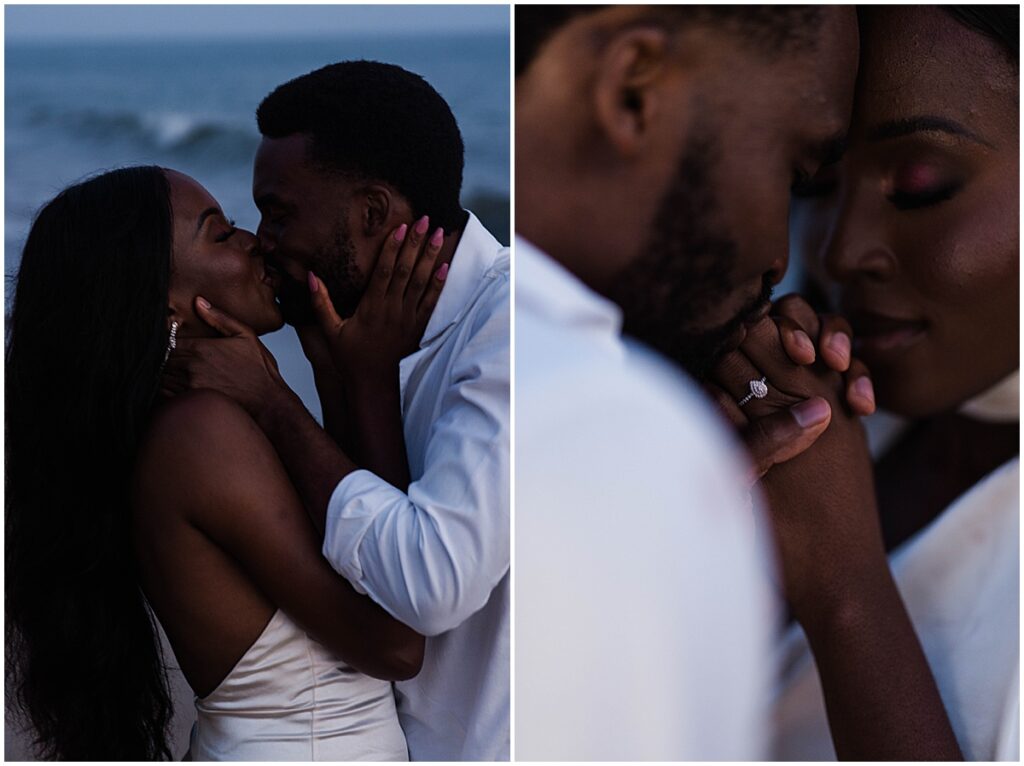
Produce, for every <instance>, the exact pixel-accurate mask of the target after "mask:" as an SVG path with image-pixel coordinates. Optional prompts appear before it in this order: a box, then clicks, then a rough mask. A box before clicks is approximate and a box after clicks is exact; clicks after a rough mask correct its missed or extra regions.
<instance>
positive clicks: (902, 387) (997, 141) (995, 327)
mask: <svg viewBox="0 0 1024 766" xmlns="http://www.w3.org/2000/svg"><path fill="white" fill-rule="evenodd" d="M866 22H867V23H866V24H864V26H863V28H862V35H863V49H862V53H861V58H860V66H861V71H860V76H859V81H858V85H857V95H856V100H855V104H854V117H853V124H852V126H851V132H850V145H849V149H848V151H847V153H846V156H845V158H844V159H843V161H842V162H841V163H840V164H839V165H838V166H835V167H834V168H833V169H832V170H831V171H830V172H829V173H825V174H822V175H821V176H819V177H818V178H817V179H815V180H814V181H813V182H812V183H811V184H810V185H809V187H808V189H807V191H806V192H803V193H801V192H798V193H797V195H798V196H802V195H803V194H807V195H809V196H807V197H805V198H803V199H796V200H794V203H795V205H794V216H793V219H792V220H793V229H794V230H793V241H794V244H795V245H796V246H797V248H799V250H800V251H801V252H802V253H803V254H804V255H805V256H807V257H810V258H812V259H815V260H816V261H817V264H816V265H817V267H818V268H817V270H818V271H820V270H821V266H823V267H824V270H825V271H827V273H828V275H829V277H831V279H833V280H835V282H836V283H837V286H838V292H839V295H840V298H839V306H840V309H841V311H842V313H843V314H845V315H846V316H847V317H848V318H849V319H850V321H851V323H852V325H853V329H854V334H855V351H856V352H857V353H858V355H859V356H860V357H861V358H862V359H863V360H864V361H865V362H867V364H868V365H869V367H870V368H871V372H872V374H873V377H874V381H875V387H876V391H877V395H878V401H879V403H880V404H881V405H882V406H883V407H885V408H887V409H889V410H892V411H894V412H898V413H901V414H904V415H907V416H911V417H921V416H925V415H930V414H934V413H938V412H942V411H945V410H949V409H952V408H954V407H956V406H957V405H959V404H961V403H962V402H964V401H965V400H967V399H969V398H970V397H972V396H974V395H976V394H978V393H980V392H982V391H984V390H985V389H986V388H988V387H990V386H992V385H994V384H995V383H997V382H998V381H999V380H1000V379H1001V378H1003V377H1005V376H1006V375H1008V374H1009V373H1011V372H1012V371H1013V370H1015V369H1017V367H1018V366H1019V352H1018V335H1019V329H1018V321H1019V319H1018V306H1019V287H1018V285H1019V281H1018V279H1019V278H1018V274H1019V261H1018V257H1019V255H1018V253H1019V217H1018V216H1019V209H1018V188H1019V187H1018V161H1019V136H1018V116H1017V115H1018V101H1017V83H1018V77H1017V75H1016V72H1015V71H1014V69H1015V67H1013V66H1011V65H1010V63H1009V62H1008V61H1007V59H1006V56H1005V54H1004V53H1003V50H1002V49H1001V48H1000V47H999V46H998V45H997V44H996V43H995V42H993V41H991V40H989V39H988V38H987V37H984V36H983V35H981V34H980V33H977V32H974V31H973V30H971V29H968V28H967V27H965V26H963V25H961V24H960V23H959V22H957V21H956V20H955V19H953V18H952V17H950V16H949V15H947V14H946V13H944V12H942V11H939V10H936V9H935V8H929V7H925V6H918V7H910V8H884V9H882V8H878V9H872V10H871V11H870V12H869V13H868V14H867V15H866ZM813 270H815V269H814V267H813V266H812V271H813Z"/></svg>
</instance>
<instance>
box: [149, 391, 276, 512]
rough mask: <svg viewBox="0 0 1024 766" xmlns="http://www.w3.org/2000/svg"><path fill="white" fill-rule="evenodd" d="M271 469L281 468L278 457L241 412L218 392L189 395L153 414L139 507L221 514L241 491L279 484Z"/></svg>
mask: <svg viewBox="0 0 1024 766" xmlns="http://www.w3.org/2000/svg"><path fill="white" fill-rule="evenodd" d="M268 466H269V467H271V468H272V469H276V468H277V467H279V461H278V458H277V454H276V452H274V449H273V447H272V446H271V445H270V443H269V442H268V441H267V438H266V437H265V436H264V434H263V432H262V431H261V430H260V428H259V426H258V425H257V424H256V422H255V421H254V420H253V419H252V418H251V417H250V416H249V414H248V413H247V412H246V411H245V410H244V409H242V407H240V406H239V405H238V404H236V403H235V402H234V401H232V400H231V399H230V398H228V397H227V396H225V395H223V394H220V393H218V392H216V391H209V390H202V391H190V392H187V393H185V394H181V395H179V396H176V397H174V398H173V399H171V400H170V401H168V402H165V403H163V404H161V405H160V406H159V407H158V408H157V410H156V411H155V412H154V414H153V418H152V420H151V421H150V424H149V427H148V428H147V430H146V433H145V435H144V437H143V440H142V443H141V444H140V448H139V452H138V457H137V459H136V464H135V474H134V486H133V496H134V498H135V500H136V503H135V504H136V506H138V507H145V508H154V509H157V508H161V507H164V508H166V507H168V506H170V507H173V508H179V509H181V508H187V509H201V508H202V507H203V506H206V505H212V506H214V507H219V508H220V507H223V506H224V500H225V499H230V498H232V497H234V496H237V495H238V490H239V489H240V488H242V487H245V488H246V489H248V490H250V491H251V489H252V488H253V485H259V484H260V483H261V482H265V481H268V480H271V478H272V477H273V478H276V477H277V476H278V473H279V472H278V471H276V470H271V471H269V474H268V471H267V468H268ZM246 494H249V492H246Z"/></svg>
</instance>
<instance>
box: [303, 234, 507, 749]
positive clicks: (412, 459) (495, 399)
mask: <svg viewBox="0 0 1024 766" xmlns="http://www.w3.org/2000/svg"><path fill="white" fill-rule="evenodd" d="M509 295H510V281H509V254H508V248H503V247H502V246H501V245H500V244H499V243H498V241H497V240H496V239H494V237H492V236H491V234H490V233H489V232H488V231H487V230H486V229H485V228H484V227H483V225H482V224H481V223H480V221H479V220H477V218H476V217H475V216H473V215H470V217H469V222H468V223H467V225H466V227H465V230H464V231H463V233H462V237H461V239H460V240H459V244H458V247H457V248H456V250H455V255H454V256H453V258H452V263H451V270H450V271H449V272H448V278H447V280H446V282H445V287H444V290H443V291H442V293H441V297H440V299H439V300H438V303H437V306H436V307H435V308H434V313H433V315H432V316H431V318H430V322H429V323H428V324H427V329H426V331H425V333H424V335H423V340H422V342H421V343H420V348H419V350H418V351H417V352H416V353H414V354H412V355H410V356H408V357H406V358H405V359H403V360H402V363H401V366H400V376H401V387H402V420H403V424H404V430H405V443H406V449H407V451H408V456H409V470H410V475H411V476H412V479H413V481H412V484H411V485H410V486H409V492H408V494H406V493H404V492H400V491H399V490H397V489H395V488H394V487H393V486H391V485H390V484H388V483H387V482H386V481H384V480H382V479H380V478H378V477H377V476H375V475H374V474H372V473H370V472H369V471H365V470H360V471H355V472H354V473H351V474H349V475H348V476H346V477H345V478H344V479H343V480H342V481H341V482H340V483H339V484H338V487H337V488H336V489H335V490H334V493H333V495H332V497H331V501H330V504H329V505H328V509H327V522H326V532H325V536H324V547H323V552H324V556H325V557H326V558H327V559H328V560H329V561H330V562H331V564H332V566H333V567H334V568H335V569H336V570H337V571H338V572H339V573H341V574H342V575H344V576H345V577H346V578H347V579H348V580H349V581H351V582H352V583H353V585H355V587H356V588H357V589H359V590H361V591H363V592H365V593H368V594H369V595H370V597H371V598H373V600H374V601H376V602H377V603H379V604H380V605H381V606H383V607H384V608H385V609H386V610H387V611H388V612H389V613H391V614H392V615H394V617H396V618H397V619H398V620H401V621H402V622H404V623H405V624H406V625H409V626H410V627H412V628H413V629H414V630H417V631H419V632H420V633H423V634H425V635H426V636H428V639H427V644H426V655H425V658H424V662H423V669H422V670H421V671H420V673H419V675H418V676H417V677H416V678H414V679H412V680H410V681H405V682H402V683H398V684H396V685H395V686H396V694H397V697H398V714H399V719H400V721H401V724H402V728H403V730H404V731H405V735H406V739H407V740H408V743H409V755H410V757H411V758H412V759H413V760H432V761H433V760H437V761H445V760H481V761H482V760H507V759H508V757H509V582H508V571H509V534H510V532H509V523H510V517H509V493H510V485H509V453H510V450H509V329H510V317H509Z"/></svg>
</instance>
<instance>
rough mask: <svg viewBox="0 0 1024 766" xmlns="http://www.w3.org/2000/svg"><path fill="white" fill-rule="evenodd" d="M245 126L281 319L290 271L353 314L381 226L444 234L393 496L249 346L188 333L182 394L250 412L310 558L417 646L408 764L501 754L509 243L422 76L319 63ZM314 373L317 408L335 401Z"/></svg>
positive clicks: (401, 696) (404, 385) (296, 306)
mask: <svg viewBox="0 0 1024 766" xmlns="http://www.w3.org/2000/svg"><path fill="white" fill-rule="evenodd" d="M257 120H258V122H259V126H260V131H261V133H262V134H263V136H264V138H263V142H262V144H261V145H260V149H259V151H258V152H257V156H256V165H255V170H254V178H253V197H254V199H255V201H256V204H257V207H259V209H260V212H261V215H262V219H261V222H260V228H259V232H258V234H259V239H260V249H261V251H262V252H263V253H264V254H265V255H266V256H268V257H272V258H274V259H275V260H276V261H277V262H278V263H279V264H280V265H281V266H282V268H283V269H284V270H285V271H286V272H287V274H290V275H291V277H292V278H293V279H294V280H295V281H296V282H298V283H299V284H300V285H301V287H297V288H296V287H294V283H293V282H290V281H288V280H287V279H286V285H290V287H285V288H283V289H282V295H281V303H282V309H283V310H284V311H285V313H286V318H288V317H289V316H290V317H291V318H290V319H289V321H293V322H295V323H296V324H302V323H303V318H304V317H306V315H307V314H308V312H309V311H310V306H309V293H308V292H307V291H306V288H305V280H306V272H307V270H309V271H311V272H314V273H316V275H317V276H318V277H320V278H321V279H322V280H323V283H324V284H325V285H326V287H327V290H328V293H329V295H330V298H331V302H332V303H333V304H334V307H335V308H336V310H337V311H338V313H340V314H341V315H343V316H345V315H351V313H352V312H353V311H354V310H355V308H356V306H357V305H358V303H359V300H360V298H361V296H362V293H363V291H364V290H365V287H366V278H367V276H368V275H369V274H370V272H371V271H372V270H373V267H374V264H375V262H376V258H377V256H378V253H379V252H380V250H381V245H382V243H383V241H384V237H386V236H391V234H392V232H393V231H394V230H395V228H396V227H397V226H398V225H399V224H400V223H402V222H408V223H409V224H410V226H409V236H410V237H412V236H413V229H414V227H413V226H412V221H414V220H415V219H416V218H418V217H419V216H421V215H424V214H425V215H428V216H429V217H430V221H431V223H432V224H433V225H434V226H438V225H439V226H441V227H443V229H444V231H445V234H446V236H445V239H444V244H443V245H442V247H441V251H440V256H439V259H440V260H441V261H443V262H445V263H450V269H449V270H448V271H447V276H446V279H445V282H444V290H443V291H442V292H441V295H440V298H439V300H438V302H437V304H436V306H435V307H434V309H433V312H432V314H431V315H430V318H429V321H428V322H427V325H426V330H425V332H424V333H423V336H422V338H421V340H420V343H419V348H418V350H416V351H415V352H414V353H412V354H411V355H409V356H406V357H405V358H403V359H402V360H401V363H400V367H399V378H400V381H399V382H400V386H401V392H400V397H401V414H402V426H403V430H404V434H405V441H406V449H407V455H408V463H409V475H410V478H411V483H410V484H409V487H408V490H407V491H406V490H405V489H404V488H396V487H394V486H392V485H391V484H389V483H388V482H387V481H385V480H384V479H382V478H380V477H379V476H377V475H375V474H373V473H371V472H370V471H367V470H361V469H360V468H359V466H358V465H356V464H355V463H354V462H353V461H352V459H351V458H350V457H349V456H348V455H346V454H345V453H344V452H343V451H342V450H341V448H340V447H339V446H338V445H337V444H336V443H335V442H334V441H333V440H332V439H331V437H330V436H328V435H327V434H326V433H325V432H324V431H323V430H322V429H321V428H320V426H319V425H318V424H317V423H316V422H315V421H314V420H313V418H312V417H311V416H310V415H309V414H308V412H306V410H305V408H304V407H303V406H302V404H301V401H299V399H298V397H296V396H295V395H294V394H293V393H292V392H291V391H290V390H288V388H287V386H285V385H284V384H283V382H282V381H280V379H279V377H277V376H275V375H273V374H272V373H270V372H268V370H267V369H266V366H265V365H264V363H263V362H262V354H263V353H264V350H263V349H261V348H260V346H259V342H258V341H257V340H255V339H254V338H251V337H236V338H228V339H216V340H207V341H198V342H191V343H188V344H186V345H188V346H189V349H188V360H189V361H188V367H187V369H186V370H185V374H186V375H187V377H188V379H189V383H190V385H192V386H193V387H205V388H215V389H219V390H222V391H224V392H225V393H227V394H228V395H230V396H232V397H233V398H234V399H236V401H238V402H239V403H240V404H242V406H244V407H246V409H247V410H249V412H250V413H251V414H252V415H253V417H254V418H255V419H256V421H257V422H258V423H259V424H260V426H261V427H262V428H263V430H264V431H265V432H266V433H267V435H268V437H269V438H270V440H271V441H272V442H273V444H274V446H275V448H276V449H277V451H278V453H279V455H280V456H281V459H282V461H283V462H284V464H285V466H286V467H287V469H288V471H289V474H290V476H291V477H292V480H293V481H294V482H295V484H296V488H297V489H298V490H299V493H300V495H301V496H302V498H303V501H304V504H305V505H306V507H307V509H308V510H309V511H310V514H311V516H312V517H313V520H314V523H315V524H316V525H317V526H318V528H320V529H322V530H323V531H324V548H323V552H324V556H325V557H326V558H327V559H328V560H329V561H330V562H331V564H332V565H333V566H334V568H335V569H336V570H337V571H338V572H339V573H341V574H342V575H344V576H345V577H346V578H347V579H348V580H349V581H350V582H351V583H352V584H353V586H354V587H355V588H356V589H357V590H359V591H361V592H364V593H366V594H368V595H369V596H370V597H371V598H373V599H374V600H375V601H376V602H377V603H379V604H380V605H381V606H383V607H384V608H385V609H386V610H387V611H388V612H389V613H391V614H392V615H393V616H395V617H396V618H397V619H399V620H401V621H402V622H404V623H406V624H407V625H409V626H410V627H412V628H413V629H414V630H416V631H418V632H420V633H422V634H424V635H426V636H427V637H428V638H427V642H426V653H425V658H424V663H423V668H422V670H421V671H420V673H419V675H418V676H417V677H416V678H414V679H412V680H409V681H406V682H402V683H398V684H396V694H397V697H398V711H399V719H400V721H401V724H402V727H403V730H404V732H405V735H406V739H407V741H408V745H409V754H410V757H411V758H412V759H413V760H438V761H441V760H505V759H507V758H508V757H509V748H510V741H509V574H508V573H509V528H510V527H509V495H510V484H509V461H510V455H509V452H510V451H509V385H510V380H509V362H510V360H509V329H510V328H509V321H510V319H509V293H510V282H509V255H508V249H507V248H504V247H502V246H501V245H500V244H499V243H498V242H497V240H495V239H494V237H492V236H491V235H490V233H488V232H487V230H486V229H485V228H484V227H483V225H482V224H481V223H480V222H479V221H478V220H477V219H476V217H475V216H473V215H472V214H468V213H466V212H465V211H463V210H462V208H461V207H460V206H459V191H460V185H461V176H462V154H463V147H462V140H461V137H460V136H459V131H458V127H457V125H456V123H455V119H454V117H453V116H452V114H451V111H450V110H449V108H448V105H447V104H446V103H445V102H444V100H443V99H442V98H441V96H440V95H439V94H437V92H436V91H434V89H433V88H431V87H430V85H428V84H427V83H426V82H425V81H424V80H423V79H422V78H420V77H419V76H417V75H413V74H411V73H409V72H406V71H405V70H402V69H400V68H398V67H395V66H391V65H385V64H379V63H376V62H365V61H361V62H343V63H341V64H334V65H331V66H328V67H325V68H323V69H321V70H317V71H316V72H312V73H310V74H307V75H303V76H302V77H299V78H296V79H295V80H293V81H291V82H289V83H286V84H284V85H282V86H281V87H279V88H278V89H277V90H275V91H274V92H273V93H271V94H270V96H268V97H267V98H266V99H265V100H264V102H263V103H262V104H261V105H260V109H259V110H258V112H257ZM418 236H420V237H423V236H424V233H423V232H421V233H420V234H419V235H418ZM442 268H443V267H442ZM197 304H198V305H197V312H198V313H199V314H200V315H201V316H202V317H203V318H204V319H205V320H207V321H208V322H210V323H211V324H213V325H214V326H215V327H218V326H221V325H223V323H224V321H225V320H224V318H223V316H221V315H219V312H217V311H216V307H213V308H212V309H211V308H210V307H205V306H203V305H202V303H201V302H200V301H198V300H197ZM307 318H308V317H307ZM300 334H302V335H303V344H304V348H305V349H306V350H307V354H308V355H311V356H313V355H314V352H313V351H312V349H314V348H315V346H316V345H317V344H320V345H321V347H322V344H323V343H325V342H326V343H327V344H328V345H329V344H330V343H332V342H334V341H333V340H332V338H331V337H330V336H324V337H320V338H311V336H310V334H312V335H313V336H316V335H317V334H318V330H317V329H316V328H315V327H309V326H308V325H307V326H305V327H303V328H300ZM232 340H233V341H236V342H235V343H234V344H233V348H231V347H230V346H229V344H230V343H231V341H232ZM314 341H315V342H314ZM179 345H180V344H179ZM173 365H174V362H173V357H172V367H173ZM181 372H182V371H181V370H180V369H179V370H178V373H179V374H180V373H181ZM320 383H321V381H318V391H320V395H321V401H322V403H323V404H324V411H325V416H326V414H327V413H328V412H329V410H330V409H331V406H332V403H331V402H330V401H324V399H325V395H326V396H330V393H329V387H321V385H320Z"/></svg>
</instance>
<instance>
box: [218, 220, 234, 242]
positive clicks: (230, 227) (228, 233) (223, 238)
mask: <svg viewBox="0 0 1024 766" xmlns="http://www.w3.org/2000/svg"><path fill="white" fill-rule="evenodd" d="M226 223H227V229H225V230H224V231H222V232H220V233H219V234H218V235H217V236H216V238H215V239H214V241H215V242H227V241H228V240H229V239H231V237H232V236H234V234H235V232H236V231H238V229H237V228H235V222H234V221H232V220H226Z"/></svg>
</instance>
